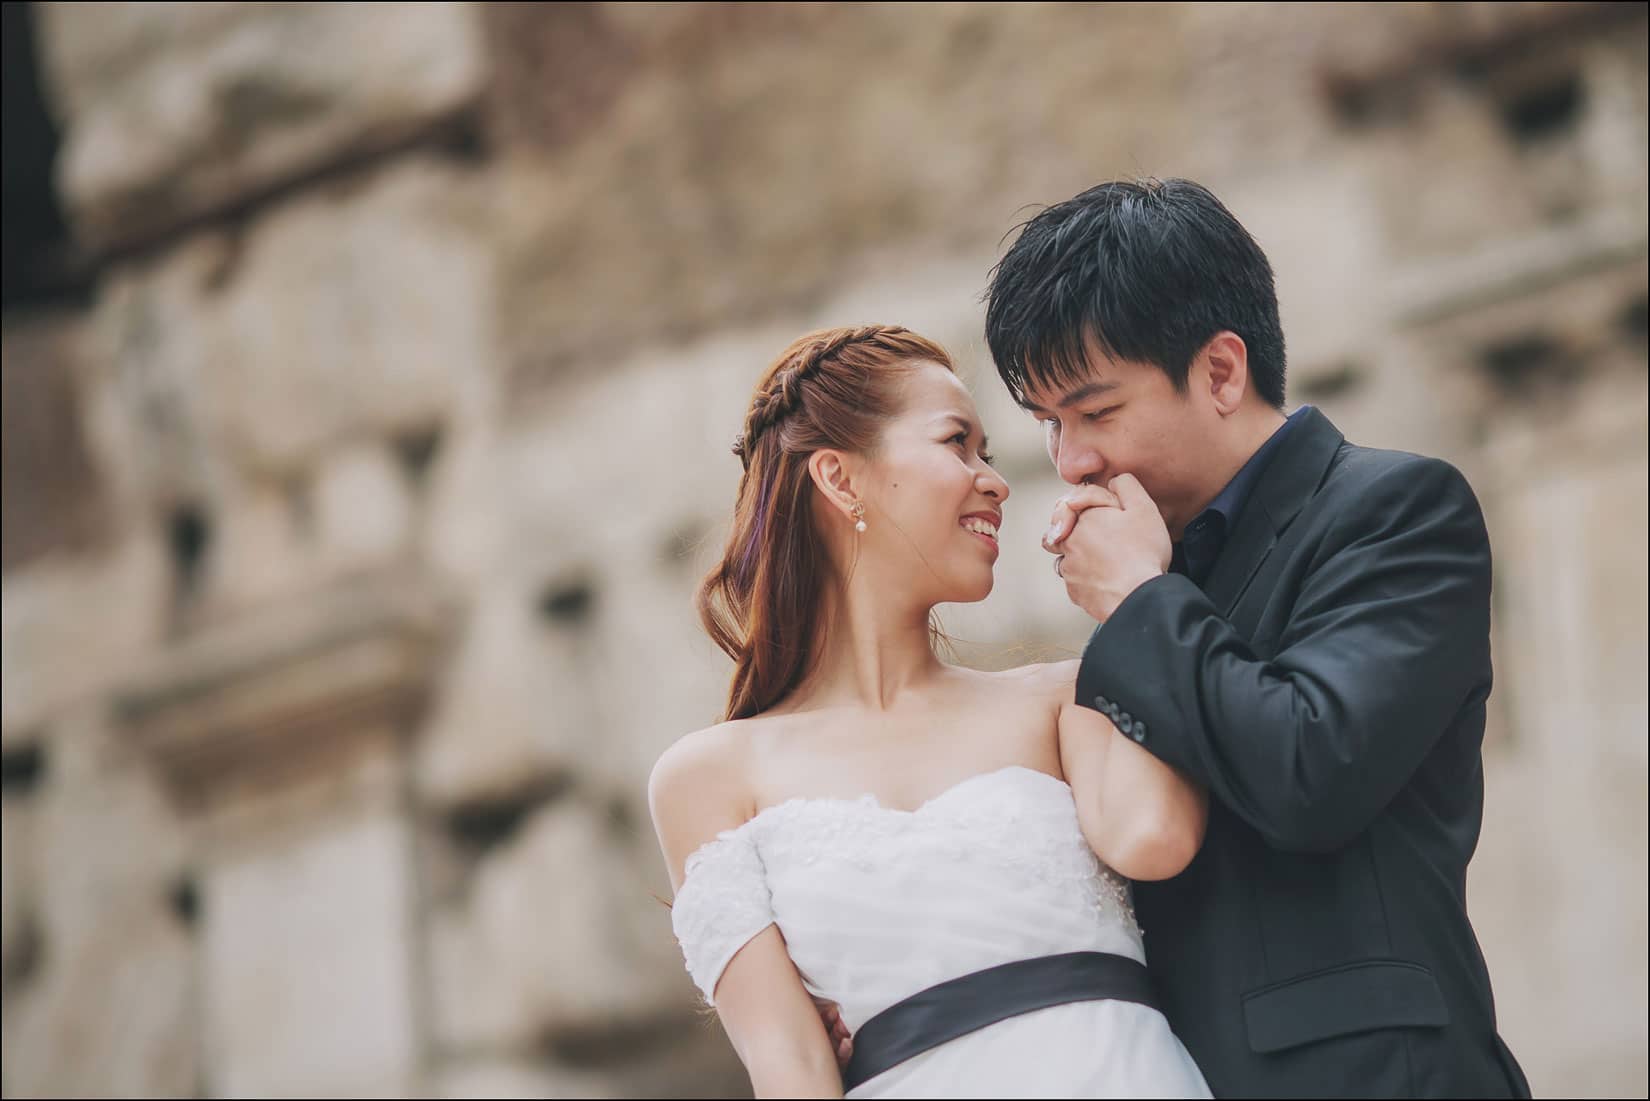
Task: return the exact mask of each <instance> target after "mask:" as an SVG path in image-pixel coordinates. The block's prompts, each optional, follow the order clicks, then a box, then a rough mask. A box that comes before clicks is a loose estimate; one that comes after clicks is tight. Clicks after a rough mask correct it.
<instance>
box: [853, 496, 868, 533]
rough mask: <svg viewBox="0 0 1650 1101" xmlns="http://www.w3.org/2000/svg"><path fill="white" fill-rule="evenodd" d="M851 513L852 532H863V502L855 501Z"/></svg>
mask: <svg viewBox="0 0 1650 1101" xmlns="http://www.w3.org/2000/svg"><path fill="white" fill-rule="evenodd" d="M852 511H853V514H854V530H855V531H864V530H865V502H864V501H855V502H854V507H853V509H852Z"/></svg>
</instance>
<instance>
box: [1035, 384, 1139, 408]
mask: <svg viewBox="0 0 1650 1101" xmlns="http://www.w3.org/2000/svg"><path fill="white" fill-rule="evenodd" d="M1117 388H1118V384H1117V383H1115V382H1090V383H1086V384H1084V385H1082V386H1079V387H1078V388H1077V389H1075V390H1073V391H1071V392H1070V393H1069V394H1067V395H1066V396H1065V397H1063V398H1061V399H1060V408H1061V409H1069V408H1071V407H1072V406H1073V405H1076V404H1077V403H1078V402H1080V401H1087V400H1088V399H1089V398H1092V397H1095V396H1097V395H1099V394H1104V393H1107V392H1108V391H1111V390H1115V389H1117ZM1025 407H1026V408H1027V409H1029V410H1030V411H1031V412H1033V413H1047V412H1048V410H1047V409H1044V408H1043V407H1042V406H1041V405H1038V404H1036V403H1035V402H1030V401H1028V402H1026V403H1025Z"/></svg>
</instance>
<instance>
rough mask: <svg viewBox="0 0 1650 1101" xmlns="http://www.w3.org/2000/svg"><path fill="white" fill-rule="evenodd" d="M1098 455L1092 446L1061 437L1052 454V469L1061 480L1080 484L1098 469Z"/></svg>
mask: <svg viewBox="0 0 1650 1101" xmlns="http://www.w3.org/2000/svg"><path fill="white" fill-rule="evenodd" d="M1100 466H1101V463H1100V456H1099V455H1098V454H1097V453H1096V452H1095V450H1094V448H1092V447H1081V446H1078V445H1076V444H1074V443H1073V442H1072V441H1070V440H1069V439H1065V438H1062V439H1061V440H1060V442H1059V444H1058V445H1057V450H1056V451H1055V454H1054V469H1055V471H1056V472H1057V473H1059V475H1060V478H1061V480H1062V481H1064V482H1067V483H1069V484H1071V485H1074V486H1078V485H1082V484H1083V483H1084V482H1085V481H1086V480H1088V478H1090V477H1091V476H1092V475H1094V474H1097V473H1099V471H1100Z"/></svg>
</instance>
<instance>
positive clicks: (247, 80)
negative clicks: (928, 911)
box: [0, 3, 1650, 1097]
mask: <svg viewBox="0 0 1650 1101" xmlns="http://www.w3.org/2000/svg"><path fill="white" fill-rule="evenodd" d="M35 9H36V21H37V30H38V38H37V41H36V46H35V48H36V52H37V56H38V58H39V59H40V62H41V64H42V66H43V68H44V74H45V85H46V87H45V92H46V97H47V102H48V107H49V110H50V112H51V114H52V116H53V117H54V119H55V120H56V123H57V125H58V126H59V127H60V129H61V132H62V140H63V145H62V148H61V152H60V155H59V156H58V158H57V160H56V162H55V164H54V165H53V166H52V168H51V171H52V172H53V173H54V179H55V181H56V185H55V186H56V189H57V193H58V195H59V198H60V201H61V203H62V205H63V208H64V210H65V212H66V214H67V216H68V219H69V222H70V225H71V226H72V229H73V244H72V249H71V255H70V264H71V267H72V266H74V265H79V267H78V268H77V269H76V270H80V271H82V272H84V273H86V280H85V285H86V288H87V289H86V291H85V293H84V294H82V295H80V296H78V297H72V296H71V297H68V298H63V299H54V300H50V301H42V302H34V303H29V304H25V305H20V306H15V307H10V308H8V309H7V311H6V315H5V318H4V329H3V337H4V374H3V379H4V426H3V428H4V439H5V467H4V498H3V499H4V520H5V537H4V551H5V556H4V578H3V585H4V616H3V658H0V680H3V684H4V705H3V708H0V735H3V749H4V762H5V786H4V804H3V809H4V821H3V836H4V880H3V885H0V886H3V889H0V901H3V919H4V921H3V929H4V945H3V950H4V953H3V962H4V971H3V979H4V982H3V996H4V1029H3V1040H4V1059H3V1067H4V1070H3V1075H4V1088H5V1093H6V1095H7V1096H21V1095H82V1096H84V1095H105V1096H107V1095H113V1094H115V1093H120V1094H123V1095H128V1094H130V1095H194V1094H199V1095H206V1096H271V1095H282V1096H300V1095H321V1094H328V1095H332V1094H342V1095H360V1096H367V1095H406V1094H421V1095H428V1096H450V1097H471V1096H512V1095H514V1096H611V1097H620V1096H641V1095H644V1094H645V1095H653V1094H659V1095H705V1096H710V1095H726V1094H727V1093H729V1092H733V1093H739V1092H743V1091H746V1090H747V1088H748V1087H747V1086H746V1085H745V1080H744V1076H743V1074H742V1072H741V1071H740V1069H739V1068H738V1066H737V1063H736V1062H735V1061H734V1059H733V1057H732V1054H731V1052H730V1051H729V1049H728V1047H727V1044H726V1041H725V1040H724V1039H723V1038H722V1036H721V1035H720V1033H719V1031H718V1030H717V1026H716V1025H715V1023H714V1021H713V1020H711V1019H708V1018H707V1017H705V1016H703V1015H701V1014H697V1013H696V1011H695V1002H694V994H693V991H692V988H691V986H690V984H689V983H688V981H687V977H686V974H685V972H684V970H683V968H682V964H681V960H680V957H679V955H678V954H677V951H676V948H675V946H674V944H673V943H672V942H671V940H670V935H669V922H668V915H667V913H666V911H665V909H664V907H663V906H662V905H661V904H660V902H659V901H658V900H657V899H656V898H655V897H654V896H655V895H659V896H664V895H667V894H668V885H667V883H666V882H665V879H664V875H663V869H662V867H661V864H660V861H659V858H658V855H657V851H656V848H655V845H654V841H653V838H652V834H651V828H650V826H649V823H648V819H647V811H646V804H645V796H644V791H643V787H644V783H645V779H646V776H647V771H648V768H649V766H650V765H651V762H652V761H653V759H654V758H655V757H656V756H657V754H658V753H659V752H660V750H661V749H663V747H664V746H666V745H667V744H669V743H670V742H671V741H672V740H673V739H674V738H676V737H678V736H679V735H681V734H682V733H684V732H686V731H687V730H690V729H693V728H695V727H698V726H702V725H704V724H706V723H708V722H710V721H711V720H713V719H714V718H715V716H716V711H717V707H718V704H719V702H720V700H721V698H722V693H723V690H724V686H725V676H726V672H727V668H726V664H725V661H724V660H723V659H722V658H721V657H720V655H719V654H718V653H717V652H716V651H715V650H714V648H713V647H712V646H711V645H710V644H709V643H708V642H707V641H706V640H705V639H704V638H703V637H702V636H701V635H700V634H699V633H698V631H697V628H696V625H695V622H694V619H693V616H692V614H691V611H690V608H689V605H688V595H689V593H690V591H691V588H692V585H693V583H694V581H695V579H696V578H697V576H698V574H699V572H700V571H702V569H703V568H704V567H705V565H706V564H707V562H708V557H709V555H710V554H711V553H712V551H713V550H714V549H715V547H716V546H717V544H718V543H719V540H720V538H721V535H722V532H723V530H724V528H723V525H724V524H725V518H726V515H727V512H728V509H729V507H730V505H731V502H732V492H733V488H734V485H735V481H736V475H737V472H738V465H737V461H736V460H735V459H734V458H733V457H732V456H731V455H729V454H728V445H729V443H730V442H731V439H732V436H733V433H734V432H735V430H736V429H737V426H738V424H739V421H740V419H741V416H742V411H743V408H744V403H745V400H746V397H747V395H748V392H749V387H750V385H751V383H752V381H753V380H754V378H755V376H756V374H757V372H758V371H759V370H760V369H761V368H762V366H763V365H765V364H766V363H767V362H768V361H769V359H770V358H771V357H772V356H773V354H774V353H776V352H777V351H778V349H779V348H781V347H782V346H783V345H784V344H785V343H786V342H787V341H788V340H789V339H790V338H792V337H793V336H795V335H797V334H798V333H800V332H802V331H804V330H806V329H809V328H813V327H817V326H822V325H831V324H847V323H862V322H868V321H889V322H897V323H901V324H905V325H909V326H911V327H913V328H915V329H917V330H919V331H921V332H923V333H925V334H927V335H929V336H932V337H934V338H936V339H939V340H940V341H942V342H944V343H946V344H947V345H948V346H949V347H950V348H951V349H952V351H953V352H954V353H955V355H956V357H957V359H958V361H959V363H960V365H961V366H962V367H963V369H964V370H965V373H967V374H968V376H969V377H970V378H971V379H972V380H973V381H974V384H975V388H976V392H977V394H978V396H979V399H980V403H981V406H982V409H983V411H984V414H985V416H986V418H987V422H988V428H989V430H990V431H991V434H992V436H993V437H994V442H995V444H996V449H997V450H998V452H999V454H1000V455H1001V459H1002V469H1003V471H1004V473H1005V474H1006V475H1007V477H1008V478H1009V479H1010V481H1011V482H1012V483H1013V485H1014V489H1015V496H1014V500H1013V501H1011V502H1010V505H1009V508H1008V510H1007V511H1008V520H1007V524H1006V527H1005V531H1004V540H1005V550H1004V554H1003V557H1002V561H1001V565H1000V569H999V581H998V585H997V591H996V592H995V593H994V594H993V596H992V597H991V598H990V599H989V600H988V601H986V602H985V603H983V604H981V605H977V606H971V607H966V608H952V609H947V610H946V612H945V617H944V618H945V622H946V624H947V626H948V627H949V628H950V629H951V630H952V632H953V633H954V634H957V635H959V636H961V637H962V638H963V639H965V640H966V641H965V645H964V647H963V652H964V654H965V655H966V656H968V657H969V658H970V659H971V660H974V661H977V662H980V663H983V664H989V665H1006V664H1011V663H1016V662H1019V661H1023V660H1029V659H1032V658H1039V657H1049V656H1058V655H1060V654H1070V653H1073V652H1075V650H1076V648H1077V647H1079V646H1080V645H1081V643H1082V641H1083V639H1084V637H1085V635H1086V630H1085V627H1086V623H1085V620H1084V619H1083V617H1082V616H1081V615H1080V614H1079V613H1076V612H1074V610H1073V609H1071V608H1070V607H1069V606H1068V605H1067V604H1066V603H1065V600H1064V594H1063V590H1062V589H1061V587H1060V586H1059V585H1058V583H1057V582H1056V581H1055V580H1054V578H1053V576H1052V574H1051V573H1050V572H1049V570H1048V568H1047V564H1046V561H1045V557H1044V556H1043V554H1042V553H1041V551H1040V550H1039V549H1038V547H1037V541H1036V532H1037V530H1038V529H1039V527H1040V525H1041V523H1042V522H1043V521H1044V520H1045V518H1046V514H1047V511H1046V510H1047V506H1048V504H1049V503H1050V502H1051V501H1052V499H1053V498H1054V496H1055V495H1056V494H1057V492H1058V489H1059V485H1058V483H1057V482H1056V480H1055V479H1054V478H1053V476H1052V473H1051V471H1050V469H1049V466H1048V463H1047V460H1046V458H1045V457H1044V456H1043V455H1042V453H1041V451H1040V448H1039V441H1038V437H1037V435H1036V433H1035V431H1034V430H1033V428H1032V426H1031V424H1030V422H1029V421H1028V420H1027V419H1026V418H1025V417H1024V416H1023V415H1021V414H1019V413H1018V412H1016V411H1015V410H1014V409H1012V408H1011V407H1010V406H1009V405H1008V403H1007V402H1006V400H1005V398H1004V396H1003V393H1002V391H1001V387H1000V386H999V384H998V383H997V381H996V379H995V375H994V373H993V371H992V369H991V366H990V364H989V362H988V359H987V357H986V355H985V352H984V349H983V341H982V336H981V325H982V313H981V305H980V293H981V291H982V290H983V289H984V286H985V282H986V273H987V271H988V269H989V268H990V265H991V264H992V263H993V262H994V261H995V259H996V257H997V256H998V255H999V252H1000V247H1001V242H1002V241H1003V239H1004V237H1005V234H1007V233H1009V231H1010V230H1011V229H1012V227H1013V226H1014V225H1015V224H1016V223H1017V222H1018V221H1020V220H1022V219H1023V218H1024V217H1026V216H1027V213H1028V211H1029V210H1031V209H1034V205H1033V204H1038V203H1047V202H1052V201H1057V200H1059V199H1063V198H1066V197H1068V196H1069V195H1071V194H1074V193H1075V192H1076V191H1078V190H1080V189H1082V188H1084V187H1086V186H1088V185H1090V184H1092V183H1095V182H1097V181H1099V180H1101V179H1105V178H1110V177H1115V176H1120V175H1122V176H1128V175H1137V174H1154V175H1159V176H1171V175H1181V176H1190V177H1192V178H1195V179H1198V180H1201V181H1202V182H1204V183H1207V184H1208V185H1210V186H1211V187H1213V188H1214V189H1215V190H1216V192H1217V193H1218V194H1220V195H1221V196H1222V197H1223V198H1224V199H1225V200H1226V202H1227V203H1228V205H1229V206H1230V207H1231V208H1232V209H1233V210H1234V212H1235V213H1236V214H1237V215H1238V216H1239V217H1240V218H1241V219H1242V220H1243V221H1244V222H1245V223H1246V224H1247V225H1248V226H1249V228H1250V229H1251V231H1252V232H1253V233H1254V234H1255V235H1256V237H1257V238H1258V239H1259V241H1260V242H1261V244H1262V246H1263V247H1264V248H1265V249H1266V250H1267V252H1268V253H1269V255H1270V256H1271V259H1272V261H1273V264H1274V266H1275V268H1276V269H1277V273H1278V284H1279V293H1280V297H1281V301H1282V308H1283V317H1284V325H1285V331H1286V335H1287V338H1288V344H1289V352H1290V379H1291V382H1290V403H1291V406H1292V407H1293V406H1294V405H1296V404H1299V403H1303V402H1311V403H1314V404H1317V405H1319V406H1320V407H1321V408H1323V409H1324V410H1325V411H1326V412H1328V413H1329V415H1330V416H1331V417H1332V418H1334V419H1335V420H1336V422H1337V423H1338V424H1339V425H1340V427H1341V428H1342V429H1343V430H1344V431H1345V432H1346V433H1347V434H1348V435H1349V437H1351V438H1352V439H1354V440H1356V441H1357V442H1360V443H1364V444H1370V445H1377V446H1386V447H1397V448H1405V449H1411V450H1419V451H1424V452H1427V453H1429V454H1435V455H1440V456H1443V457H1445V458H1447V459H1449V460H1451V461H1452V462H1455V463H1456V464H1458V465H1459V466H1460V467H1461V468H1462V469H1463V470H1464V471H1465V472H1466V473H1467V475H1468V477H1469V478H1470V480H1471V481H1472V483H1473V485H1474V487H1475V489H1476V490H1477V491H1478V493H1479V495H1480V497H1481V499H1482V501H1483V503H1484V506H1485V509H1486V512H1487V514H1488V516H1489V520H1490V528H1491V534H1492V537H1493V539H1494V545H1495V550H1496V556H1497V578H1496V589H1495V616H1496V624H1495V629H1496V638H1495V654H1496V664H1497V675H1498V679H1497V688H1496V691H1495V694H1494V696H1493V697H1492V701H1491V702H1492V718H1491V729H1490V732H1489V736H1488V740H1487V744H1486V747H1485V760H1486V768H1487V773H1488V796H1487V803H1488V805H1487V808H1486V813H1485V822H1484V832H1483V837H1482V841H1481V845H1480V849H1479V854H1478V857H1477V859H1476V860H1475V861H1474V863H1473V866H1472V874H1471V880H1470V906H1471V909H1472V913H1473V918H1474V922H1475V925H1476V928H1477V930H1478V932H1479V934H1480V937H1481V940H1482V942H1483V947H1484V951H1485V953H1486V955H1487V957H1488V959H1489V963H1490V970H1491V975H1492V978H1493V980H1494V985H1495V992H1496V995H1497V998H1498V1005H1499V1009H1500V1014H1501V1027H1502V1033H1503V1035H1504V1036H1505V1037H1506V1038H1507V1040H1508V1042H1509V1043H1510V1045H1511V1046H1512V1048H1513V1050H1514V1051H1515V1052H1516V1053H1517V1054H1518V1056H1519V1057H1520V1058H1521V1060H1522V1061H1523V1062H1524V1064H1525V1066H1526V1068H1527V1069H1528V1071H1529V1074H1530V1077H1531V1079H1532V1082H1533V1083H1534V1086H1535V1088H1536V1090H1537V1092H1538V1093H1539V1094H1555V1093H1556V1094H1571V1095H1579V1094H1594V1095H1606V1094H1617V1095H1620V1094H1628V1095H1631V1094H1637V1095H1639V1096H1643V1095H1644V1094H1645V1091H1646V1088H1647V1087H1646V1040H1645V1037H1646V843H1645V836H1646V726H1647V705H1646V698H1647V697H1646V681H1645V677H1646V674H1645V669H1646V664H1647V661H1646V658H1647V655H1646V602H1647V591H1646V547H1647V536H1646V513H1647V508H1646V500H1647V494H1650V487H1647V466H1646V438H1647V437H1646V426H1647V402H1646V356H1647V353H1646V282H1647V280H1646V255H1647V252H1646V224H1647V219H1646V213H1645V212H1646V208H1647V187H1650V174H1647V170H1646V156H1647V154H1646V148H1647V145H1646V120H1647V111H1646V83H1647V68H1646V37H1647V36H1646V19H1645V7H1644V6H1643V5H1641V4H1621V5H1596V4H1562V5H1561V4H1528V5H1517V6H1503V5H1498V4H1482V3H1467V4H1428V3H1424V4H1389V3H1380V4H1347V5H1323V6H1319V5H1283V4H1237V3H1230V4H1229V3H1222V4H1211V5H1201V4H1192V5H1182V6H1169V5H1163V6H1158V5H1139V6H1136V5H1115V6H1114V5H1045V4H1025V5H993V4H921V5H904V4H886V5H884V4H873V5H863V6H862V5H853V6H850V5H841V6H839V5H761V4H726V5H724V4H671V5H664V4H658V5H654V4H639V5H606V4H562V5H514V4H500V5H467V4H418V5H413V4H379V5H372V6H368V5H364V4H363V5H357V4H336V5H326V4H285V5H273V4H257V3H230V4H195V3H191V4H182V3H151V4H133V5H115V4H85V3H78V4H55V3H53V4H38V5H35ZM8 125H10V122H9V120H8ZM1394 690H1395V691H1401V690H1402V686H1394Z"/></svg>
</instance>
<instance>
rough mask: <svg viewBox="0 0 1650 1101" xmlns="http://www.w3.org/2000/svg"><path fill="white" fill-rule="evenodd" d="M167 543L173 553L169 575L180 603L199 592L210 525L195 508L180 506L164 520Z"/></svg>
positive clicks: (209, 539) (210, 535)
mask: <svg viewBox="0 0 1650 1101" xmlns="http://www.w3.org/2000/svg"><path fill="white" fill-rule="evenodd" d="M167 544H168V546H170V548H171V551H172V576H173V579H174V584H175V592H176V594H177V597H178V599H179V600H180V601H187V600H188V599H189V598H191V597H193V596H195V595H196V593H197V592H198V591H199V589H200V583H201V576H202V574H203V572H204V567H205V564H206V554H207V551H208V549H210V547H211V544H212V525H211V524H210V522H208V520H207V518H206V514H205V513H204V512H203V511H201V509H199V508H198V507H196V506H194V505H183V506H181V507H179V508H177V509H175V510H174V511H173V512H172V515H171V517H170V518H169V519H168V521H167Z"/></svg>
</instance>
